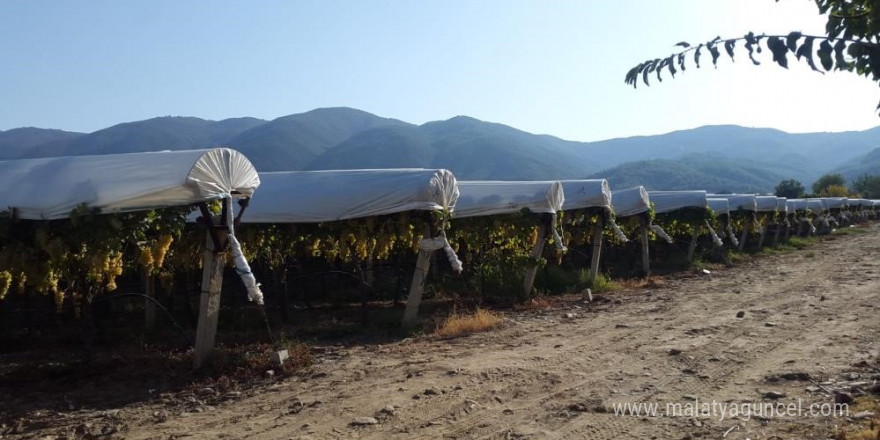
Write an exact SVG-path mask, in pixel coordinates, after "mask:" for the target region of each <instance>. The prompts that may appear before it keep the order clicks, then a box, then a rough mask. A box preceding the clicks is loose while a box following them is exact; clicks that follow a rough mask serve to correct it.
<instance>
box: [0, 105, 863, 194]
mask: <svg viewBox="0 0 880 440" xmlns="http://www.w3.org/2000/svg"><path fill="white" fill-rule="evenodd" d="M214 146H228V147H232V148H235V149H237V150H239V151H241V152H242V153H244V154H245V155H247V156H248V157H249V158H250V160H251V161H252V162H253V163H254V165H255V166H256V168H257V169H258V170H260V171H281V170H318V169H352V168H396V167H424V168H448V169H450V170H452V171H453V172H454V173H455V174H456V176H458V178H459V179H464V180H477V179H498V180H542V179H577V178H597V177H602V178H607V179H608V180H609V182H610V183H611V184H612V187H615V188H621V187H627V186H633V185H645V186H646V187H648V188H649V189H670V190H674V189H696V188H700V189H707V190H710V191H715V192H718V191H733V192H739V191H741V192H769V191H772V190H773V186H774V185H776V184H777V183H779V182H780V181H781V180H784V179H789V178H794V179H798V180H800V181H801V182H803V183H804V184H805V186H809V184H810V183H812V182H813V180H815V179H816V178H817V177H819V176H820V175H822V174H824V173H827V172H840V173H842V174H844V175H845V176H846V177H847V178H848V179H853V178H854V177H856V176H858V175H861V174H866V173H868V174H875V175H880V127H877V128H873V129H869V130H865V131H852V132H840V133H808V134H791V133H785V132H783V131H779V130H775V129H768V128H748V127H740V126H734V125H719V126H704V127H699V128H695V129H691V130H681V131H675V132H672V133H667V134H662V135H656V136H638V137H629V138H619V139H610V140H605V141H599V142H575V141H567V140H563V139H560V138H557V137H554V136H549V135H538V134H532V133H527V132H525V131H522V130H517V129H515V128H513V127H509V126H506V125H502V124H496V123H491V122H485V121H480V120H477V119H474V118H470V117H467V116H457V117H454V118H451V119H448V120H445V121H435V122H428V123H425V124H422V125H416V124H410V123H407V122H404V121H400V120H397V119H390V118H383V117H379V116H376V115H373V114H370V113H367V112H364V111H361V110H356V109H351V108H323V109H316V110H312V111H309V112H305V113H299V114H293V115H288V116H283V117H280V118H277V119H274V120H271V121H266V120H262V119H257V118H249V117H244V118H234V119H224V120H221V121H211V120H206V119H200V118H196V117H178V116H165V117H158V118H153V119H148V120H144V121H136V122H127V123H123V124H118V125H114V126H112V127H108V128H105V129H102V130H98V131H95V132H93V133H74V132H66V131H62V130H54V129H41V128H32V127H28V128H17V129H12V130H7V131H0V160H9V159H19V158H35V157H51V156H69V155H92V154H109V153H128V152H142V151H159V150H182V149H195V148H209V147H214Z"/></svg>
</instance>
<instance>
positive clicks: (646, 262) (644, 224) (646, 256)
mask: <svg viewBox="0 0 880 440" xmlns="http://www.w3.org/2000/svg"><path fill="white" fill-rule="evenodd" d="M639 220H640V223H641V230H642V235H641V237H642V272H644V273H645V278H648V277H650V276H651V256H650V249H649V248H648V246H649V243H648V222H649V221H650V220H649V219H648V218H647V216H644V217H640V218H639Z"/></svg>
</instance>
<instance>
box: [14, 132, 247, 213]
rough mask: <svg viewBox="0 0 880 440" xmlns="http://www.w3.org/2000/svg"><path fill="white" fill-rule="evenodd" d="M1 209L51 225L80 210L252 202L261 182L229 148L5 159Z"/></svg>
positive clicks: (241, 155)
mask: <svg viewBox="0 0 880 440" xmlns="http://www.w3.org/2000/svg"><path fill="white" fill-rule="evenodd" d="M0 185H3V187H4V188H5V191H3V193H2V194H0V207H2V208H0V209H2V210H3V211H2V212H3V213H4V214H6V215H12V214H13V212H14V215H15V216H16V217H18V218H22V219H32V220H53V219H62V218H67V217H69V216H70V213H71V212H72V211H73V210H74V209H75V208H77V207H79V206H83V205H84V206H86V207H88V208H90V209H97V210H99V212H100V213H104V214H107V213H115V212H131V211H145V210H151V209H159V208H167V207H172V206H184V205H189V204H193V203H197V202H204V201H207V200H214V199H221V198H226V197H230V196H232V197H250V196H251V195H252V194H253V193H254V190H255V189H256V188H257V187H258V186H260V178H259V176H258V175H257V171H256V170H255V169H254V167H253V165H251V162H250V161H249V160H248V159H247V157H245V156H244V155H243V154H241V153H239V152H237V151H235V150H231V149H228V148H215V149H210V150H190V151H163V152H154V153H129V154H106V155H100V156H71V157H51V158H41V159H22V160H9V161H0Z"/></svg>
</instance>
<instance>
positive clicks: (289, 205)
mask: <svg viewBox="0 0 880 440" xmlns="http://www.w3.org/2000/svg"><path fill="white" fill-rule="evenodd" d="M260 178H261V179H262V185H261V186H260V192H259V193H258V194H257V195H256V196H255V197H253V199H251V202H250V206H249V207H248V210H247V211H246V212H245V214H244V216H243V217H242V222H245V223H320V222H329V221H337V220H346V219H353V218H362V217H372V216H376V215H385V214H394V213H398V212H404V211H436V210H443V209H450V210H451V209H453V207H454V206H455V203H456V199H458V185H457V183H456V180H455V176H454V175H453V174H452V172H450V171H448V170H425V169H387V170H331V171H283V172H274V173H260Z"/></svg>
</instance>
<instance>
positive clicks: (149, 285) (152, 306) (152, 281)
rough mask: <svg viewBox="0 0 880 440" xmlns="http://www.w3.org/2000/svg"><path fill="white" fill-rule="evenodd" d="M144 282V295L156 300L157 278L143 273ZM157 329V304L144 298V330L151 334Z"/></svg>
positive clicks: (144, 271)
mask: <svg viewBox="0 0 880 440" xmlns="http://www.w3.org/2000/svg"><path fill="white" fill-rule="evenodd" d="M141 277H142V278H143V282H144V295H147V296H149V297H150V298H153V299H156V278H155V277H154V276H153V274H151V273H150V272H148V271H146V270H142V271H141ZM155 328H156V303H154V302H153V301H150V300H148V299H146V298H144V330H146V331H148V332H151V331H153V330H154V329H155Z"/></svg>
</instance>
